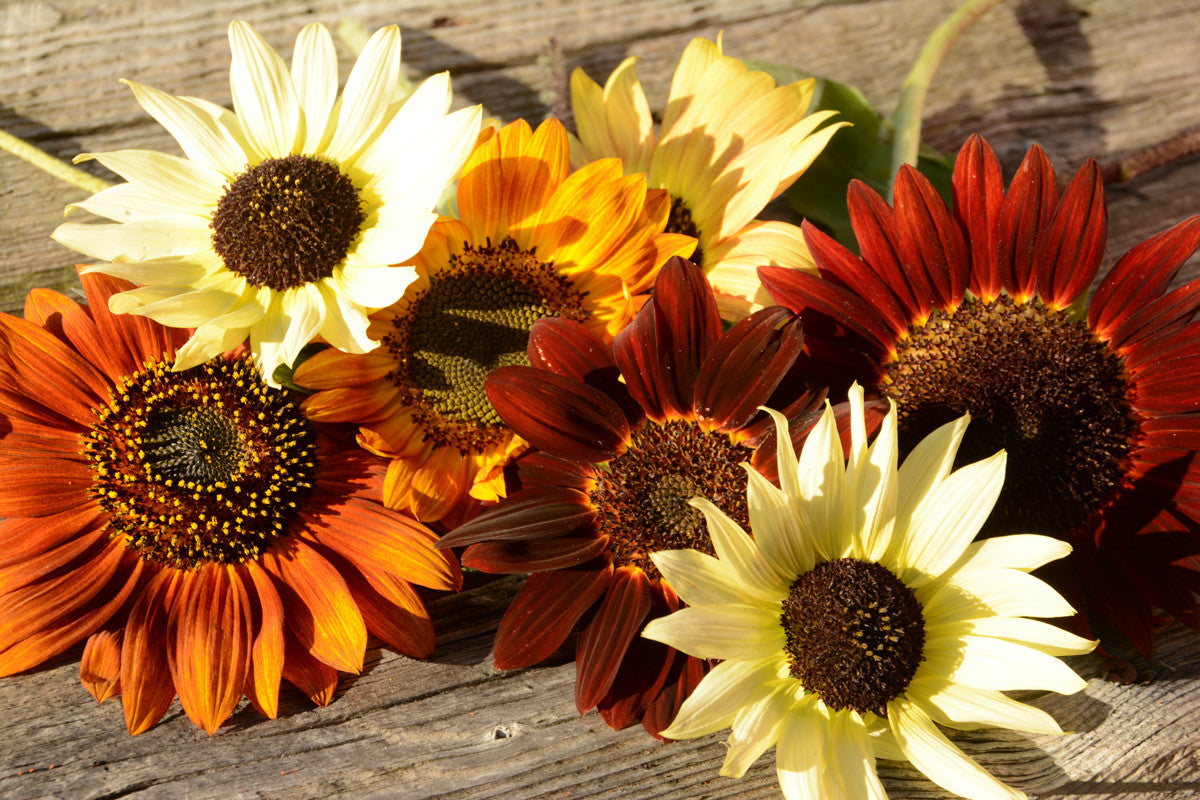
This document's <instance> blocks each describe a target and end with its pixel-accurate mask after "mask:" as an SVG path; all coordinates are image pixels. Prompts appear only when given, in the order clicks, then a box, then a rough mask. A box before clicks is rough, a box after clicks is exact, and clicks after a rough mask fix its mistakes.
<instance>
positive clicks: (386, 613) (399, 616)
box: [346, 569, 434, 658]
mask: <svg viewBox="0 0 1200 800" xmlns="http://www.w3.org/2000/svg"><path fill="white" fill-rule="evenodd" d="M356 572H357V570H351V571H349V572H348V573H347V575H346V579H347V581H348V582H349V584H350V591H351V592H353V593H354V599H355V601H356V602H357V603H358V607H359V608H360V609H362V613H363V618H364V619H365V620H366V623H367V630H369V631H370V632H371V633H373V634H375V635H376V636H378V637H379V638H380V639H382V640H383V641H384V643H385V644H387V646H388V647H390V648H392V649H393V650H396V651H397V652H399V653H403V654H404V655H406V656H412V657H413V658H428V657H429V656H430V655H432V654H433V646H434V634H433V622H432V621H431V620H430V619H429V612H428V611H427V610H426V608H425V604H424V603H422V602H421V598H420V597H419V596H418V595H417V593H416V591H415V590H414V589H413V588H412V586H411V585H410V584H409V583H408V582H407V581H403V580H400V579H399V578H396V577H395V576H394V575H390V574H388V573H386V572H382V571H376V570H368V569H364V570H362V575H361V576H360V575H358V574H356Z"/></svg>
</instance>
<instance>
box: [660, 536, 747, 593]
mask: <svg viewBox="0 0 1200 800" xmlns="http://www.w3.org/2000/svg"><path fill="white" fill-rule="evenodd" d="M650 560H651V561H653V562H654V566H656V567H657V568H658V571H659V572H660V573H662V576H663V580H665V581H666V582H667V584H668V585H669V586H670V587H671V590H672V591H673V592H675V594H677V595H679V599H680V600H682V601H683V602H685V603H687V604H688V605H689V606H717V605H722V604H724V603H745V602H747V601H748V600H749V599H750V598H748V597H747V596H746V595H745V592H743V591H742V587H741V586H740V585H739V584H738V578H737V575H736V574H734V572H733V570H731V569H730V568H729V566H728V565H727V564H724V563H722V562H721V561H719V560H717V559H716V558H713V557H712V556H710V555H708V554H707V553H701V552H700V551H699V550H659V551H657V552H654V553H651V554H650Z"/></svg>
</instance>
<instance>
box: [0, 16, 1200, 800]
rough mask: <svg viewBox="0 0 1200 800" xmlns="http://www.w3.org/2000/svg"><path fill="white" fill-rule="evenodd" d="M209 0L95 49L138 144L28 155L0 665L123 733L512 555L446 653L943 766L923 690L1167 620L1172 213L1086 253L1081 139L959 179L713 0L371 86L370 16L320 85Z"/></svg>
mask: <svg viewBox="0 0 1200 800" xmlns="http://www.w3.org/2000/svg"><path fill="white" fill-rule="evenodd" d="M989 5H991V4H990V3H985V2H979V0H976V2H972V3H968V4H966V5H965V6H964V7H963V8H962V9H960V11H959V12H956V14H955V16H954V17H952V18H951V20H949V21H948V23H947V24H948V25H949V26H950V27H949V28H946V27H945V26H944V28H943V29H942V33H945V32H946V31H947V30H949V31H951V32H953V31H955V30H959V29H961V28H962V27H963V26H965V25H966V24H969V22H970V20H971V19H972V18H973V16H977V15H978V14H979V13H981V11H982V10H983V9H984V8H985V7H987V6H989ZM955 26H957V27H955ZM228 35H229V48H230V52H231V54H232V64H231V67H230V94H231V98H232V108H227V107H225V106H222V105H218V104H216V103H213V102H211V101H209V100H205V99H202V98H196V97H186V96H175V95H172V94H169V93H167V92H164V91H161V90H159V89H156V88H154V87H152V86H149V85H143V84H140V83H135V82H133V81H126V83H127V84H128V86H129V89H130V90H131V91H132V93H133V97H134V99H135V100H136V101H137V103H138V104H140V106H141V107H142V108H143V109H144V110H145V111H146V113H148V114H149V115H150V116H152V117H153V118H154V119H155V120H156V121H157V122H158V123H159V124H161V125H162V126H163V127H164V128H165V129H166V130H167V131H168V132H169V133H170V134H171V136H173V137H174V139H175V140H176V141H177V142H178V145H179V149H180V151H181V152H182V155H173V154H169V153H164V152H157V151H152V150H141V149H125V150H118V151H112V152H100V153H86V154H82V155H80V156H78V158H76V159H75V160H76V161H77V162H80V161H86V160H94V161H96V162H98V163H99V164H100V165H102V166H103V167H105V168H107V169H108V170H110V171H111V172H112V173H115V174H116V175H117V176H119V177H120V178H121V179H122V180H121V181H120V182H117V183H113V184H111V185H109V184H107V183H104V182H100V181H98V180H97V179H95V178H94V177H92V176H90V174H87V173H79V172H77V171H76V172H72V171H71V170H69V169H68V168H66V167H65V165H58V166H57V167H54V168H55V169H59V170H60V172H61V174H63V175H65V176H66V177H67V179H68V180H72V181H74V182H75V183H77V184H78V185H82V186H86V187H87V188H88V189H89V190H90V191H89V194H90V196H88V197H86V199H83V200H81V201H79V202H75V203H72V204H71V206H70V207H69V208H68V211H69V212H71V213H70V217H69V219H68V220H67V221H66V222H64V223H62V224H61V225H60V226H59V227H58V228H57V229H55V230H54V231H53V234H52V236H53V238H54V239H55V240H56V241H57V242H59V243H61V244H62V245H65V246H66V247H68V248H70V249H71V250H73V251H76V252H77V253H78V254H81V255H82V257H83V258H85V259H86V263H83V264H81V265H80V266H79V268H78V289H79V290H80V291H78V292H67V293H65V294H64V293H61V292H58V291H53V290H50V289H46V288H35V289H33V290H32V291H30V292H29V293H28V295H27V297H26V298H25V301H24V310H23V313H21V314H12V315H9V314H4V315H0V517H2V518H3V521H0V674H4V675H11V674H14V673H20V672H24V671H28V670H32V669H35V668H37V667H39V666H40V665H43V664H45V663H47V662H49V661H51V660H53V659H55V658H58V657H60V656H61V654H63V653H68V652H71V651H72V649H73V648H82V650H81V654H80V655H79V656H78V658H79V674H80V678H81V681H82V683H83V686H84V687H85V688H86V689H87V690H88V691H89V692H90V693H91V694H92V695H94V696H95V698H96V699H97V700H99V701H104V700H106V699H109V698H113V697H117V696H119V698H120V703H121V706H122V708H123V711H124V719H125V723H126V726H127V729H128V731H129V733H130V734H139V733H142V732H144V731H147V730H149V729H151V728H152V727H153V726H155V725H156V723H158V722H159V721H160V719H162V718H163V716H164V715H165V714H167V712H168V710H169V709H170V708H171V707H172V704H173V703H174V702H175V700H176V699H178V701H179V706H180V707H181V708H182V711H183V713H185V714H186V716H187V718H188V719H190V720H191V722H192V723H194V724H195V725H196V726H198V727H199V728H201V729H203V730H204V731H206V732H207V733H209V734H213V733H215V732H217V731H218V729H220V728H221V727H222V726H223V725H225V724H227V721H228V720H229V719H230V717H231V716H232V715H234V714H235V712H236V711H237V710H238V709H239V708H240V707H241V706H242V705H243V700H245V701H248V703H249V705H251V706H252V707H253V709H254V710H255V711H256V712H257V713H258V714H260V715H262V716H264V717H267V718H271V719H274V718H276V717H277V716H279V715H280V714H281V699H280V698H281V686H284V685H285V684H290V685H292V686H294V687H296V688H297V689H298V690H299V691H300V692H302V693H303V694H304V695H306V696H307V697H308V698H310V699H311V700H312V701H313V702H314V703H316V704H317V705H319V706H326V705H328V704H329V703H331V702H332V701H333V700H334V697H335V691H337V689H338V686H339V680H341V679H342V678H343V676H344V675H345V674H347V673H349V674H358V673H361V672H363V670H364V663H365V659H366V658H367V656H368V653H369V646H368V642H369V640H370V639H371V637H373V638H374V640H376V641H378V642H380V643H382V644H383V645H384V646H385V647H387V648H390V649H391V650H394V651H396V652H398V653H400V654H403V655H405V656H408V657H411V658H412V659H427V658H430V657H435V658H436V647H435V645H436V644H437V641H436V638H435V628H437V626H438V620H437V618H436V617H437V615H436V613H431V607H430V605H429V602H430V600H431V598H435V597H438V596H439V595H440V594H441V593H446V592H456V591H459V590H461V589H462V588H463V582H464V570H465V571H467V573H468V575H469V576H472V579H473V580H474V581H475V582H476V583H477V584H478V583H480V582H482V581H484V580H486V577H485V576H490V575H508V574H513V575H523V576H527V577H524V578H523V579H522V581H521V582H520V586H519V589H518V590H517V591H515V594H512V593H510V595H509V596H507V597H506V598H505V599H504V601H503V603H502V604H501V605H502V615H501V616H500V619H499V623H498V628H497V629H496V630H495V632H494V643H493V647H492V651H491V653H490V655H489V663H490V664H492V665H494V667H495V668H497V669H499V670H516V669H520V668H525V667H532V666H534V665H537V664H540V663H543V662H546V661H548V660H550V661H553V660H555V659H557V660H559V661H561V660H563V659H566V660H568V661H573V662H574V703H575V706H576V708H577V709H578V711H579V712H580V713H581V714H587V713H588V712H591V711H593V710H594V711H595V712H596V713H597V714H598V717H599V718H600V719H601V720H603V722H604V723H605V724H607V725H608V726H609V727H611V728H613V729H623V728H627V727H631V726H634V725H637V724H640V725H641V726H642V727H643V728H644V730H645V731H646V733H647V734H649V736H651V737H654V738H656V739H659V740H664V741H670V740H681V739H691V738H694V737H701V736H705V735H707V734H712V733H716V732H721V731H725V730H726V729H728V734H727V749H726V750H725V751H724V758H723V765H722V766H721V768H720V774H721V775H724V776H729V777H733V778H739V777H741V776H742V775H743V774H745V773H746V772H747V770H748V769H749V768H750V767H751V766H752V765H753V764H754V763H755V762H756V761H757V760H758V759H759V757H760V756H761V755H762V754H763V753H764V752H766V751H767V750H769V749H771V748H774V750H775V755H774V758H775V764H776V768H777V780H778V786H779V789H780V790H781V791H782V794H783V795H784V797H786V798H788V800H800V799H801V798H804V799H805V800H809V799H811V800H817V799H818V798H843V797H844V798H855V799H857V798H863V799H864V800H865V799H866V798H882V797H885V796H886V792H885V789H884V785H883V783H882V782H881V780H880V778H879V776H878V774H877V772H876V767H875V762H876V759H885V760H895V761H903V762H908V763H909V764H911V765H912V766H913V767H915V768H916V770H919V771H920V772H921V773H923V774H924V775H925V776H927V778H928V779H929V780H931V781H933V782H934V783H935V784H937V785H938V786H940V787H942V788H943V789H945V790H948V791H949V792H951V793H953V794H955V795H959V796H962V797H967V798H973V799H974V800H991V799H992V798H1019V797H1023V796H1024V794H1023V793H1022V792H1021V791H1019V790H1017V789H1014V788H1012V787H1010V786H1008V785H1006V784H1005V783H1003V782H1001V781H1000V780H998V779H997V778H995V777H994V776H993V775H992V774H990V772H989V771H988V770H987V769H985V768H984V767H982V766H981V765H980V764H979V763H978V762H977V761H976V760H975V759H973V758H972V757H970V756H968V755H967V754H966V753H964V752H963V751H962V749H960V748H959V747H958V746H957V745H956V744H955V742H954V741H952V739H951V738H950V737H948V736H947V733H946V730H948V729H950V730H954V729H958V730H966V731H972V730H977V729H982V728H1005V729H1013V730H1018V731H1024V732H1030V733H1035V734H1061V733H1062V730H1061V728H1060V727H1059V724H1058V723H1057V722H1056V721H1055V719H1054V717H1053V716H1052V715H1051V714H1050V713H1047V711H1045V710H1043V709H1042V708H1039V707H1037V706H1035V705H1030V704H1028V703H1026V702H1022V701H1021V700H1019V699H1015V698H1013V697H1011V696H1010V695H1009V694H1006V692H1011V691H1014V690H1017V691H1019V690H1039V691H1051V692H1055V693H1059V694H1062V695H1070V694H1073V693H1076V692H1078V691H1079V690H1080V689H1082V688H1084V687H1085V686H1086V682H1085V681H1084V680H1083V678H1081V677H1080V676H1079V675H1078V674H1077V673H1076V671H1075V670H1074V669H1073V667H1072V666H1071V664H1074V663H1077V662H1070V664H1069V663H1068V662H1064V661H1063V660H1062V657H1063V656H1073V655H1082V654H1086V653H1090V652H1092V651H1093V649H1095V648H1096V646H1097V644H1098V641H1097V634H1098V633H1100V632H1104V631H1112V632H1113V633H1112V635H1114V636H1122V637H1125V639H1127V640H1128V641H1129V642H1131V643H1132V644H1133V645H1134V646H1135V647H1136V648H1137V649H1138V650H1139V651H1141V652H1142V653H1143V654H1148V653H1150V652H1151V651H1152V650H1153V648H1154V645H1155V633H1156V630H1157V629H1158V628H1159V627H1161V626H1160V625H1159V623H1160V622H1161V621H1162V619H1164V618H1165V617H1169V618H1170V619H1172V620H1175V621H1178V622H1181V623H1183V624H1184V625H1186V626H1190V627H1192V628H1197V627H1200V616H1198V615H1197V604H1196V598H1197V592H1200V560H1197V559H1198V558H1200V471H1198V470H1200V466H1197V462H1196V458H1195V455H1196V452H1197V448H1198V447H1200V444H1198V443H1200V393H1198V392H1197V391H1196V389H1197V384H1196V381H1197V379H1196V377H1195V375H1196V368H1197V366H1200V350H1198V349H1197V345H1196V342H1197V330H1198V328H1197V326H1198V325H1200V321H1197V319H1196V316H1197V311H1198V310H1200V282H1186V283H1181V282H1180V281H1178V280H1177V279H1176V276H1177V274H1178V273H1179V271H1180V269H1181V267H1182V266H1183V265H1184V262H1185V261H1187V260H1188V259H1189V258H1190V257H1191V255H1192V254H1193V252H1194V251H1195V250H1196V249H1197V247H1198V246H1200V217H1191V218H1189V219H1186V220H1184V221H1182V222H1179V223H1178V224H1175V225H1174V226H1173V227H1169V228H1167V229H1166V230H1165V231H1163V232H1162V233H1160V234H1158V235H1156V236H1154V237H1152V238H1150V239H1147V240H1146V241H1144V242H1142V243H1140V244H1138V245H1137V246H1135V247H1133V248H1132V249H1130V250H1129V252H1127V253H1126V254H1125V255H1124V256H1121V257H1120V258H1119V259H1117V260H1116V261H1115V263H1113V264H1112V265H1111V266H1108V265H1105V264H1104V259H1105V254H1106V242H1107V224H1108V222H1107V214H1106V210H1105V209H1106V206H1105V194H1104V188H1103V180H1102V176H1101V169H1100V167H1099V165H1098V164H1097V163H1096V162H1095V161H1091V160H1089V161H1087V162H1086V163H1084V164H1083V166H1082V167H1080V168H1079V169H1078V170H1077V171H1076V172H1075V173H1074V175H1073V176H1072V177H1071V178H1070V179H1069V180H1068V181H1066V182H1064V183H1062V184H1061V185H1060V182H1059V180H1058V176H1057V175H1056V173H1055V170H1054V167H1053V166H1052V164H1051V162H1050V160H1049V158H1048V157H1047V155H1046V153H1045V152H1044V151H1043V150H1042V149H1041V148H1040V147H1039V146H1037V145H1034V146H1032V147H1030V148H1029V150H1028V153H1027V154H1026V155H1025V157H1024V160H1023V161H1022V162H1021V163H1020V166H1019V168H1018V169H1017V170H1016V172H1015V174H1013V175H1012V176H1011V177H1010V178H1009V179H1008V180H1007V181H1006V180H1005V179H1004V177H1003V175H1002V170H1001V165H1000V159H999V158H998V157H997V155H996V154H995V152H994V151H993V149H992V148H991V147H990V146H989V144H988V143H987V141H985V140H984V139H983V138H982V137H980V136H978V135H972V136H970V137H969V138H967V140H966V141H965V143H963V144H962V146H961V149H960V150H959V151H958V153H957V155H956V156H954V157H952V158H944V157H941V156H939V155H938V154H936V153H933V152H932V151H929V150H927V149H924V148H922V147H920V146H919V130H920V125H919V117H920V106H921V94H920V91H916V92H913V91H911V90H910V88H909V87H908V86H907V85H906V92H908V94H907V95H906V96H905V102H903V103H902V106H901V108H902V111H903V112H904V113H903V114H898V115H897V116H896V117H894V118H893V119H892V120H890V121H887V120H883V119H882V118H880V117H878V115H875V116H872V112H870V109H869V106H868V105H867V104H866V102H865V100H864V99H863V98H862V96H861V95H859V94H857V93H856V92H854V90H852V89H851V88H850V87H847V86H842V85H839V84H835V83H832V82H829V81H818V80H816V79H813V78H809V77H801V76H799V75H798V74H797V73H795V72H794V71H792V70H788V69H785V68H781V67H776V66H774V65H770V64H759V63H755V62H747V61H744V60H741V59H739V58H737V57H735V56H734V55H732V54H730V53H728V52H726V48H725V47H724V45H723V41H722V37H721V36H719V35H718V36H716V37H715V38H704V37H698V38H694V39H692V40H691V41H690V42H689V43H687V45H686V46H685V47H684V48H683V50H682V53H681V54H680V55H679V60H678V66H677V67H676V69H675V70H674V76H673V79H672V81H671V84H670V90H669V94H668V96H667V97H666V100H665V104H664V105H663V106H662V107H661V109H660V112H661V113H659V114H657V115H656V114H654V113H652V110H651V104H650V103H649V102H648V100H647V95H646V92H645V91H644V90H643V87H642V85H641V84H640V82H639V78H638V75H637V72H636V69H637V65H636V62H635V59H633V58H628V59H625V60H624V61H621V62H620V64H619V65H618V66H617V67H616V69H615V70H614V71H613V72H612V73H611V75H609V76H608V77H607V79H606V80H605V81H604V83H603V84H601V83H599V82H597V81H596V80H594V79H593V78H592V77H591V76H589V75H588V74H587V72H586V71H585V70H583V69H576V70H575V71H574V73H573V74H572V75H571V77H570V82H569V97H570V111H571V113H572V115H573V125H572V126H568V125H567V124H564V122H562V121H560V120H559V119H556V118H553V117H551V118H547V119H545V120H544V121H542V122H541V123H539V124H537V125H533V124H531V123H530V122H527V121H526V120H523V119H516V120H512V121H501V120H496V119H493V118H490V117H487V116H485V113H484V110H483V109H482V108H481V107H480V106H469V107H462V108H458V107H457V106H459V105H461V103H460V104H455V102H454V99H453V97H452V92H451V76H450V74H449V73H441V74H438V75H434V76H432V77H429V78H427V79H425V80H423V81H421V82H419V83H418V84H417V85H415V86H413V85H410V84H409V83H408V81H407V79H406V78H405V75H404V70H403V68H402V65H401V35H400V31H399V29H398V28H397V27H396V26H390V27H386V28H382V29H380V30H378V31H376V32H375V33H374V34H373V35H371V36H370V37H369V38H368V39H366V40H365V42H364V43H362V46H361V52H360V54H359V55H358V57H357V61H356V62H355V63H354V66H353V69H352V70H351V71H350V73H349V76H348V77H347V78H346V79H345V82H344V85H342V84H341V83H340V79H339V75H338V58H337V53H336V49H335V45H334V40H333V37H332V35H331V34H330V32H329V31H328V30H327V29H326V28H325V27H324V26H323V25H321V24H318V23H311V24H308V25H306V26H304V27H303V28H302V29H301V30H300V32H299V34H298V36H297V37H296V40H295V46H294V50H293V52H292V54H291V58H290V62H289V61H287V60H285V58H284V57H283V56H281V55H280V54H279V53H278V52H277V51H276V50H275V49H273V48H272V47H271V46H270V45H269V44H268V43H267V42H266V41H265V40H264V39H263V37H262V36H260V35H259V34H258V33H257V32H256V31H255V30H254V29H253V28H252V27H251V26H250V25H248V24H246V23H243V22H233V23H232V24H230V25H229V28H228ZM945 46H948V44H947V45H945ZM922 63H924V62H922ZM915 72H916V71H914V73H915ZM339 87H340V88H339ZM456 108H457V110H454V109H456ZM906 115H907V116H906ZM914 115H915V122H914V121H913V120H914ZM889 123H891V124H889ZM569 127H573V130H569ZM7 149H10V150H14V151H15V150H17V149H18V148H17V147H16V146H12V147H8V148H7ZM881 153H883V155H881ZM35 160H36V159H35ZM39 163H44V162H39ZM851 178H853V179H851ZM831 196H833V197H836V202H830V201H829V199H828V198H829V197H831ZM785 198H786V200H787V201H790V204H791V207H792V209H794V211H795V213H796V216H795V217H794V219H792V221H786V220H784V219H780V218H779V217H781V216H786V215H781V214H779V213H778V210H779V209H780V208H781V204H783V203H784V202H785ZM772 203H774V204H773V205H771V204H772ZM769 206H770V208H771V209H774V210H775V213H773V214H772V215H771V217H770V218H768V217H767V216H765V215H766V214H768V213H771V212H770V209H769ZM1093 287H1094V288H1093ZM497 613H500V611H499V610H498V612H497ZM284 691H285V692H286V689H285V690H284ZM353 692H354V688H353V687H351V688H349V689H347V690H346V694H347V695H350V694H352V693H353ZM346 699H347V700H348V699H349V698H348V697H347V698H346ZM285 705H286V703H285ZM713 777H715V775H714V776H713Z"/></svg>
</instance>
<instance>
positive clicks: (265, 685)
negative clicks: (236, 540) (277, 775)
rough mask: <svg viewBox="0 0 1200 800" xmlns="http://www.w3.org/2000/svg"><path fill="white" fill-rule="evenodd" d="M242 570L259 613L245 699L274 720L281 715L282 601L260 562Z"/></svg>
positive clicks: (252, 562) (244, 583)
mask: <svg viewBox="0 0 1200 800" xmlns="http://www.w3.org/2000/svg"><path fill="white" fill-rule="evenodd" d="M241 570H242V571H243V573H244V574H243V585H244V586H249V587H250V588H252V589H253V590H254V596H255V600H254V602H253V605H252V609H253V610H255V611H257V612H258V613H257V615H256V616H257V619H256V621H255V626H254V630H255V633H254V643H253V645H252V646H251V648H250V675H249V676H248V678H247V680H246V696H247V697H249V698H250V702H251V703H252V704H253V705H254V707H255V708H256V709H258V712H259V713H260V714H262V715H263V716H265V717H269V718H270V719H275V717H276V715H277V714H278V713H279V681H280V680H281V679H282V678H283V662H284V637H283V601H282V600H280V599H279V592H278V591H276V590H275V583H274V581H273V580H272V579H271V576H270V575H269V574H267V572H266V570H264V569H263V568H262V567H261V566H259V564H258V563H257V562H255V561H247V562H246V563H245V564H242V565H241Z"/></svg>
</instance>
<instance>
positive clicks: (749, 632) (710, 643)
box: [642, 604, 785, 660]
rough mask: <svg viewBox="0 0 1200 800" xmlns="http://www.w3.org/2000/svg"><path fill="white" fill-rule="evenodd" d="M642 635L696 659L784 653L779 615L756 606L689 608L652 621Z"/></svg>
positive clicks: (742, 657) (755, 657)
mask: <svg viewBox="0 0 1200 800" xmlns="http://www.w3.org/2000/svg"><path fill="white" fill-rule="evenodd" d="M642 635H643V636H645V637H646V638H647V639H653V640H655V641H656V642H662V643H663V644H666V645H670V646H671V647H674V648H675V649H676V650H682V651H683V652H685V653H687V654H688V655H690V656H696V657H697V658H720V659H731V658H733V659H740V660H756V659H761V658H768V657H770V656H772V655H774V654H776V653H778V652H780V651H782V650H783V647H784V644H785V641H784V635H783V628H782V627H780V624H779V615H778V614H772V613H771V612H769V611H765V610H763V609H762V608H759V607H757V606H749V605H733V604H730V605H721V606H688V607H686V608H681V609H679V610H678V611H676V612H675V613H673V614H670V615H669V616H666V617H659V618H657V619H653V620H651V621H650V622H649V623H648V624H647V625H646V629H645V630H644V631H642Z"/></svg>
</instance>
